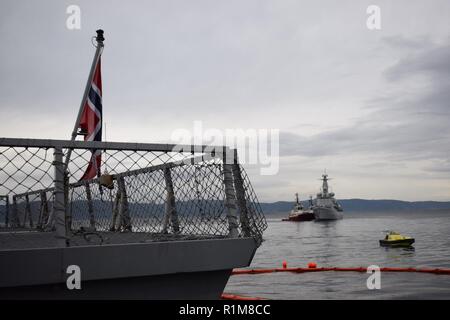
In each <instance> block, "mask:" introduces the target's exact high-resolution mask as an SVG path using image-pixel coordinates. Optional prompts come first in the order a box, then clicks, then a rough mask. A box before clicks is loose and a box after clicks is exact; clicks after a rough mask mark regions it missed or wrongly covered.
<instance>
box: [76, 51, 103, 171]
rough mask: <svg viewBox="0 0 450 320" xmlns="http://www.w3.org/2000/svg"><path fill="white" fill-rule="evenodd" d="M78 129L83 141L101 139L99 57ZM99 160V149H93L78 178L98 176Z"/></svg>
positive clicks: (100, 154)
mask: <svg viewBox="0 0 450 320" xmlns="http://www.w3.org/2000/svg"><path fill="white" fill-rule="evenodd" d="M80 129H81V132H82V133H83V134H84V141H102V75H101V62H100V58H99V59H98V62H97V66H96V67H95V71H94V76H93V78H92V82H91V87H90V89H89V93H88V96H87V98H86V101H85V103H84V107H83V113H82V115H81V119H80ZM101 162H102V153H101V151H100V150H96V151H94V152H93V153H92V156H91V159H90V161H89V165H88V167H87V169H86V172H85V173H84V174H83V176H82V177H81V179H80V180H89V179H93V178H95V176H97V177H99V176H100V167H101Z"/></svg>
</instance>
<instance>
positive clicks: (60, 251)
mask: <svg viewBox="0 0 450 320" xmlns="http://www.w3.org/2000/svg"><path fill="white" fill-rule="evenodd" d="M256 248H257V245H256V243H255V241H254V239H252V238H237V239H211V240H195V241H192V240H191V241H172V242H152V243H143V244H119V245H103V246H84V247H69V248H46V249H26V250H24V249H21V250H14V249H11V250H1V251H0V261H2V263H1V264H0V299H2V300H4V299H219V298H220V296H221V294H222V292H223V289H224V288H225V286H226V284H227V281H228V278H229V276H230V274H231V271H232V269H233V268H238V267H246V266H248V265H250V263H251V261H252V259H253V255H254V253H255V251H256ZM69 265H78V266H79V267H80V269H81V289H80V290H77V289H73V290H69V289H67V286H66V280H67V277H68V276H69V275H68V274H67V273H66V272H65V271H66V270H67V267H68V266H69Z"/></svg>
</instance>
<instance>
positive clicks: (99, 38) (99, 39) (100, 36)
mask: <svg viewBox="0 0 450 320" xmlns="http://www.w3.org/2000/svg"><path fill="white" fill-rule="evenodd" d="M96 32H97V37H96V38H95V39H96V40H97V42H103V41H105V38H104V37H103V30H102V29H98V30H97V31H96Z"/></svg>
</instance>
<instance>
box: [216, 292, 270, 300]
mask: <svg viewBox="0 0 450 320" xmlns="http://www.w3.org/2000/svg"><path fill="white" fill-rule="evenodd" d="M220 298H221V299H222V300H241V301H254V300H265V299H263V298H259V297H244V296H238V295H237V294H230V293H222V296H221V297H220Z"/></svg>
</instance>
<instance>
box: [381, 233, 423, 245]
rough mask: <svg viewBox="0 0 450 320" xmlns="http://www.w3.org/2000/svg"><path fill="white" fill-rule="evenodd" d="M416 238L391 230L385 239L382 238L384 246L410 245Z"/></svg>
mask: <svg viewBox="0 0 450 320" xmlns="http://www.w3.org/2000/svg"><path fill="white" fill-rule="evenodd" d="M414 241H415V240H414V238H411V237H407V236H402V235H401V234H400V233H398V232H395V231H389V233H388V234H386V237H385V238H384V239H383V240H380V246H382V247H410V246H411V245H412V244H413V243H414Z"/></svg>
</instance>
